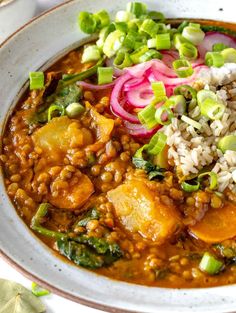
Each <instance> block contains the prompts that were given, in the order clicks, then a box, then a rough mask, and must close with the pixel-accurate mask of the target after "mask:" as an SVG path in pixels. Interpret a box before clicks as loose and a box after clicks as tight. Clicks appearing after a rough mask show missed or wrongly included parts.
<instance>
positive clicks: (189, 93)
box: [174, 85, 197, 102]
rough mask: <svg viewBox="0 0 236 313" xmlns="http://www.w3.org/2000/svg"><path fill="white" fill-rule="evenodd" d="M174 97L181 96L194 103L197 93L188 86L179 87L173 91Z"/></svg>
mask: <svg viewBox="0 0 236 313" xmlns="http://www.w3.org/2000/svg"><path fill="white" fill-rule="evenodd" d="M174 94H175V95H182V96H184V98H185V99H186V100H191V102H192V101H196V99H197V91H196V90H195V89H194V88H193V87H191V86H188V85H181V86H178V87H176V88H175V89H174Z"/></svg>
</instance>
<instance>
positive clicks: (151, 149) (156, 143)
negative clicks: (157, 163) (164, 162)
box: [147, 132, 167, 155]
mask: <svg viewBox="0 0 236 313" xmlns="http://www.w3.org/2000/svg"><path fill="white" fill-rule="evenodd" d="M166 141H167V136H166V135H165V134H164V133H162V132H157V133H156V134H155V135H154V136H152V138H151V140H150V142H149V144H148V147H147V151H148V153H149V154H152V155H158V154H159V153H161V152H162V150H163V149H164V148H165V146H166Z"/></svg>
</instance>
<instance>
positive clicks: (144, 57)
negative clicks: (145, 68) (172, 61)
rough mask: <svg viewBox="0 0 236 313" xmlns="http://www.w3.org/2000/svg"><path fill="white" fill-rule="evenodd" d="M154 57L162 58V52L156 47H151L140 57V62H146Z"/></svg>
mask: <svg viewBox="0 0 236 313" xmlns="http://www.w3.org/2000/svg"><path fill="white" fill-rule="evenodd" d="M152 59H159V60H161V59H162V54H161V53H160V52H159V51H157V50H154V49H149V50H148V51H147V52H145V53H144V54H143V55H141V57H140V58H139V60H140V63H144V62H147V61H150V60H152Z"/></svg>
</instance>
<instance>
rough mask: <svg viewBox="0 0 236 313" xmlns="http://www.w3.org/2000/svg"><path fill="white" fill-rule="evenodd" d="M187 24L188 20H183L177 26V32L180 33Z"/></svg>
mask: <svg viewBox="0 0 236 313" xmlns="http://www.w3.org/2000/svg"><path fill="white" fill-rule="evenodd" d="M188 25H189V22H188V21H183V22H182V23H181V24H180V25H179V27H178V28H177V31H178V33H182V31H183V29H184V28H185V27H186V26H188Z"/></svg>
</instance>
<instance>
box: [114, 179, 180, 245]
mask: <svg viewBox="0 0 236 313" xmlns="http://www.w3.org/2000/svg"><path fill="white" fill-rule="evenodd" d="M108 199H109V200H110V201H111V202H112V204H113V206H114V208H115V211H116V214H117V216H118V218H119V220H120V222H121V223H122V225H123V226H124V227H125V228H126V229H128V230H129V231H131V232H132V233H135V232H139V233H140V234H141V235H142V236H143V237H145V238H147V239H151V240H153V241H155V242H156V243H158V244H162V243H163V242H164V241H165V240H166V239H167V238H169V237H170V236H171V235H173V233H174V232H175V231H176V230H177V228H178V226H179V225H180V219H179V215H178V213H177V211H176V210H175V208H174V207H167V206H165V205H163V204H162V203H160V201H159V199H158V198H157V197H155V194H154V193H153V192H152V191H151V190H150V189H149V188H148V187H147V185H146V184H145V182H143V181H139V180H131V181H129V182H127V183H125V184H123V185H121V186H119V187H117V188H116V189H114V190H111V191H109V192H108Z"/></svg>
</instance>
